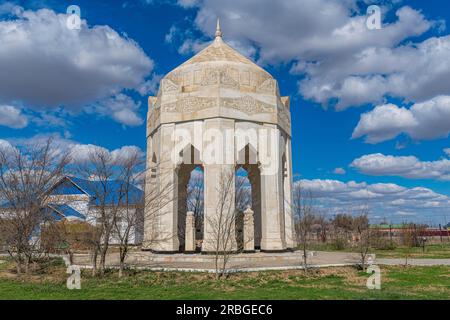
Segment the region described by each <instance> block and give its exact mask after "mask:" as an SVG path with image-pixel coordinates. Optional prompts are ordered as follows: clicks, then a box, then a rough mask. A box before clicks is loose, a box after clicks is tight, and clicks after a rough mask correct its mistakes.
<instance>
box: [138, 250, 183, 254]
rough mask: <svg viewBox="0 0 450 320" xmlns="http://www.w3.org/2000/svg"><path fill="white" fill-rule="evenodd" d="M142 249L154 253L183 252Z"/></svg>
mask: <svg viewBox="0 0 450 320" xmlns="http://www.w3.org/2000/svg"><path fill="white" fill-rule="evenodd" d="M141 251H146V252H151V253H154V254H177V253H181V252H180V251H161V250H154V249H142V250H141Z"/></svg>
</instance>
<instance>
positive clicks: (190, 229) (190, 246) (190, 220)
mask: <svg viewBox="0 0 450 320" xmlns="http://www.w3.org/2000/svg"><path fill="white" fill-rule="evenodd" d="M184 250H185V253H194V252H195V217H194V213H193V212H192V211H188V213H187V214H186V229H185V247H184Z"/></svg>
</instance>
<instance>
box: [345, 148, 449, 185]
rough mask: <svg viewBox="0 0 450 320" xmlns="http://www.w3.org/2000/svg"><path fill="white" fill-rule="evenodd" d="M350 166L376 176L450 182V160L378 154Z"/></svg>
mask: <svg viewBox="0 0 450 320" xmlns="http://www.w3.org/2000/svg"><path fill="white" fill-rule="evenodd" d="M350 166H351V167H353V168H355V169H357V170H358V171H360V172H361V173H364V174H368V175H374V176H399V177H403V178H407V179H435V180H443V181H450V160H448V159H442V160H437V161H421V160H419V159H418V158H417V157H414V156H391V155H384V154H381V153H376V154H369V155H364V156H362V157H360V158H358V159H355V160H353V162H352V163H351V165H350Z"/></svg>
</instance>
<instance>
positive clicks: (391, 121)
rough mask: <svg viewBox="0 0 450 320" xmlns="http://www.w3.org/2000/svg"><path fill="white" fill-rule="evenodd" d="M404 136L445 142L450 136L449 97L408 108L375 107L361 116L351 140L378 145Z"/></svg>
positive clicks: (392, 105) (437, 98)
mask: <svg viewBox="0 0 450 320" xmlns="http://www.w3.org/2000/svg"><path fill="white" fill-rule="evenodd" d="M401 133H405V134H407V135H409V136H410V137H411V138H412V139H414V140H430V139H436V138H446V137H448V135H449V133H450V96H438V97H435V98H433V99H431V100H428V101H425V102H422V103H416V104H414V105H413V106H412V107H411V108H409V109H408V108H406V107H398V106H396V105H394V104H387V105H381V106H377V107H376V108H375V109H373V110H372V111H369V112H367V113H364V114H362V115H361V119H360V121H359V123H358V125H357V126H356V128H355V130H354V131H353V135H352V137H353V138H360V137H363V136H365V137H366V141H367V142H368V143H379V142H383V141H386V140H390V139H393V138H395V137H397V136H398V135H400V134H401Z"/></svg>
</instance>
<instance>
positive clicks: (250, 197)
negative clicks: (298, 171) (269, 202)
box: [236, 144, 262, 250]
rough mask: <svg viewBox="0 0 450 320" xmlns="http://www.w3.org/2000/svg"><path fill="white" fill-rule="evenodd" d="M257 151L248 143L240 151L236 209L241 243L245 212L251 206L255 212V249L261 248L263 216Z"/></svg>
mask: <svg viewBox="0 0 450 320" xmlns="http://www.w3.org/2000/svg"><path fill="white" fill-rule="evenodd" d="M256 159H257V152H256V150H255V149H254V148H253V147H252V146H251V145H250V144H247V145H246V146H245V148H243V149H242V150H241V151H240V152H239V153H238V165H237V167H236V209H237V210H238V217H237V218H238V219H237V226H236V229H237V231H236V233H237V234H236V238H237V243H238V248H239V244H242V243H243V232H242V231H243V230H242V229H243V212H244V211H245V210H246V209H247V208H248V207H250V208H251V209H252V210H253V212H254V241H255V249H257V250H259V249H261V236H262V221H261V219H262V217H261V170H260V169H259V164H258V163H257V160H256Z"/></svg>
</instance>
